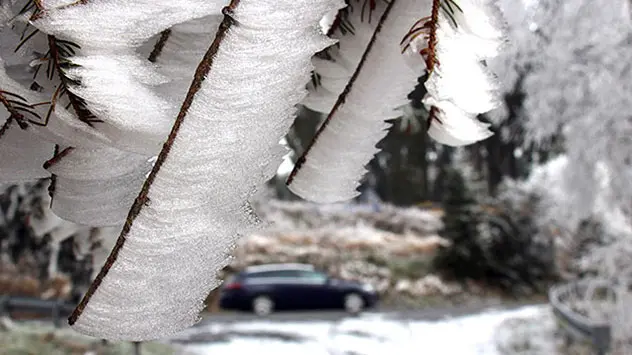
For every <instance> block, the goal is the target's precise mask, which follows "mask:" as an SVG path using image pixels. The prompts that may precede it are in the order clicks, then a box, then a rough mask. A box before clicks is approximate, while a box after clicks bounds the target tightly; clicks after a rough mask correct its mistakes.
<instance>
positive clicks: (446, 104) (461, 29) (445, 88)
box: [402, 0, 505, 146]
mask: <svg viewBox="0 0 632 355" xmlns="http://www.w3.org/2000/svg"><path fill="white" fill-rule="evenodd" d="M503 26H504V23H503V17H502V14H501V13H500V10H499V9H498V8H497V7H496V4H495V1H494V0H434V1H433V7H432V12H431V16H429V17H427V18H424V19H422V20H419V21H417V22H416V23H415V24H414V25H413V26H412V27H411V29H410V31H409V32H408V34H407V35H406V37H405V38H404V41H403V42H402V44H403V49H404V51H405V52H408V53H407V54H408V55H411V54H414V53H418V54H419V55H421V56H422V57H423V59H424V62H425V64H426V68H427V70H428V72H429V77H428V80H427V81H426V84H425V86H426V89H427V90H428V93H427V95H426V97H425V98H424V99H423V102H424V104H426V106H428V107H429V108H430V116H429V118H428V124H429V129H428V134H429V135H430V136H431V137H432V138H434V139H435V140H436V141H438V142H439V143H442V144H446V145H451V146H461V145H467V144H471V143H474V142H477V141H479V140H483V139H485V138H487V137H489V136H490V135H491V134H492V132H491V131H490V130H489V129H488V127H489V125H488V124H485V123H482V122H480V121H479V120H478V119H477V118H476V116H477V115H478V114H481V113H486V112H488V111H490V110H492V109H494V108H495V107H496V106H497V105H498V93H497V91H498V90H497V83H496V79H495V78H494V77H493V75H492V74H491V73H490V72H489V70H488V69H487V67H486V64H485V60H487V59H489V58H492V57H495V56H496V55H498V52H499V49H500V47H501V45H502V44H503V43H504V40H505V36H504V32H503Z"/></svg>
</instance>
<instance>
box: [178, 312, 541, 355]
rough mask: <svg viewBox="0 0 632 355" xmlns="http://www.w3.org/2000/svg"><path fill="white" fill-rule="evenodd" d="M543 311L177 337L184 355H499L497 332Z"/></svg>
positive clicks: (263, 325)
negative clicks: (183, 343)
mask: <svg viewBox="0 0 632 355" xmlns="http://www.w3.org/2000/svg"><path fill="white" fill-rule="evenodd" d="M547 312H548V307H547V306H527V307H523V308H520V309H515V310H510V311H487V312H484V313H480V314H476V315H470V316H466V317H459V318H452V319H444V320H441V321H402V320H396V319H388V318H387V317H385V316H384V315H379V314H366V315H364V316H362V317H360V318H349V319H345V320H343V321H342V322H337V323H331V322H309V321H305V322H271V321H270V322H267V321H252V322H245V323H214V324H210V325H207V326H204V327H197V328H194V329H191V330H189V331H187V332H186V333H183V334H182V335H181V336H180V337H179V338H181V339H187V338H188V339H191V340H193V339H196V341H197V342H196V343H195V344H189V345H186V346H185V350H186V352H187V353H189V354H199V355H205V354H213V355H234V354H253V353H254V354H258V355H266V354H270V355H285V354H288V355H290V354H291V355H297V354H300V355H343V354H345V355H349V354H354V355H383V354H398V355H403V354H424V355H435V354H436V355H451V354H455V355H500V353H499V352H498V350H497V345H496V344H497V340H498V339H497V336H498V330H499V327H500V326H501V324H503V322H505V321H507V320H509V319H537V318H540V317H542V315H544V314H546V313H547Z"/></svg>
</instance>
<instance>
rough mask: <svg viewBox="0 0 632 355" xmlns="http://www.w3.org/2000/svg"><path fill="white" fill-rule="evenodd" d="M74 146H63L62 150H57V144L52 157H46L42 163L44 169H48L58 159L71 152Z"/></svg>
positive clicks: (57, 161)
mask: <svg viewBox="0 0 632 355" xmlns="http://www.w3.org/2000/svg"><path fill="white" fill-rule="evenodd" d="M74 149H75V148H73V147H68V148H65V149H64V150H62V151H61V152H59V146H57V148H56V151H55V154H54V155H53V157H52V158H50V159H48V160H47V161H46V162H45V163H44V169H48V168H50V167H51V166H53V165H55V164H57V163H59V161H60V160H61V159H62V158H63V157H65V156H66V155H68V154H69V153H70V152H72V151H73V150H74Z"/></svg>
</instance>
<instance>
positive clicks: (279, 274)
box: [250, 270, 299, 309]
mask: <svg viewBox="0 0 632 355" xmlns="http://www.w3.org/2000/svg"><path fill="white" fill-rule="evenodd" d="M296 277H297V275H296V273H293V272H291V270H273V271H263V272H258V273H256V274H252V276H251V278H250V285H251V289H252V296H253V297H256V296H258V295H261V294H264V295H267V296H269V297H271V298H272V300H273V301H274V306H275V308H276V309H296V308H298V307H299V305H298V302H297V299H296V297H295V296H294V294H295V293H296V290H295V287H294V285H295V283H296Z"/></svg>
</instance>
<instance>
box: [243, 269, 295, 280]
mask: <svg viewBox="0 0 632 355" xmlns="http://www.w3.org/2000/svg"><path fill="white" fill-rule="evenodd" d="M299 276H300V275H299V271H297V270H274V271H261V272H253V273H252V274H250V275H248V278H257V279H259V278H273V277H274V278H279V277H281V278H289V277H299Z"/></svg>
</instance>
